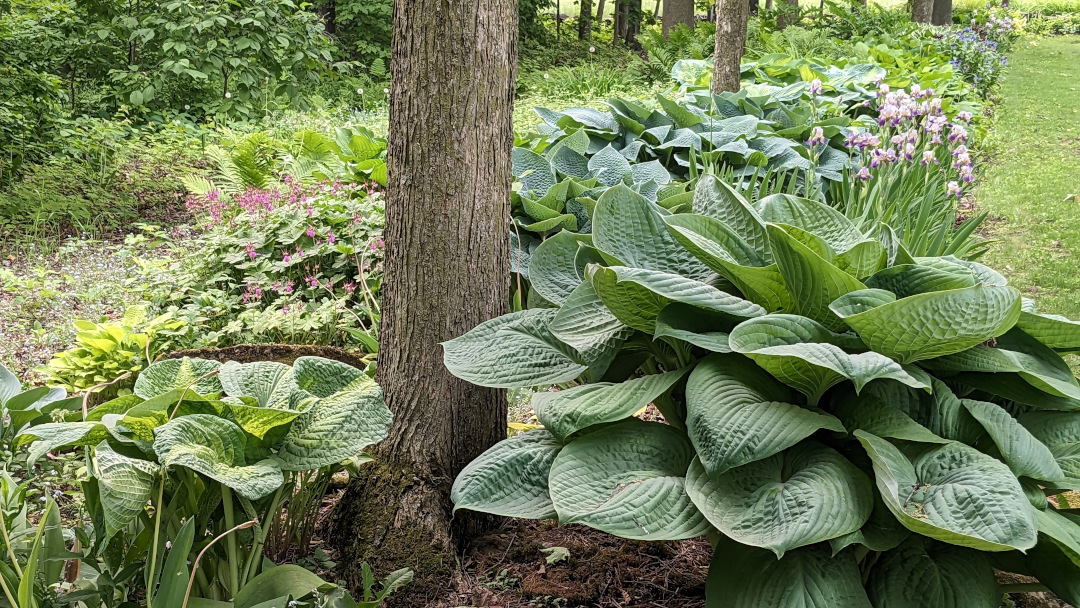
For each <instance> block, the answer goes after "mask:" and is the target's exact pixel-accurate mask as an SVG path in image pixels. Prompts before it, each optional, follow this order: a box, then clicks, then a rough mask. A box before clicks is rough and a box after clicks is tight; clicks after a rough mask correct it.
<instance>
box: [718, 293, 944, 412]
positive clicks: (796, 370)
mask: <svg viewBox="0 0 1080 608" xmlns="http://www.w3.org/2000/svg"><path fill="white" fill-rule="evenodd" d="M728 343H729V344H730V345H731V349H732V350H733V351H735V352H737V353H742V354H744V355H746V356H747V357H750V358H751V359H753V360H754V362H755V363H757V364H758V365H760V366H761V367H762V368H764V369H765V370H766V371H768V372H769V373H770V374H772V375H774V376H776V377H777V378H778V379H780V380H781V381H782V382H784V383H785V384H787V385H789V386H792V387H795V388H796V389H798V390H799V391H800V392H802V393H803V394H805V395H806V396H807V397H808V398H809V399H810V402H811V403H815V404H816V403H817V402H818V400H819V399H820V398H821V396H822V395H823V394H824V393H825V391H827V390H828V389H829V388H830V387H832V386H835V385H836V384H839V383H840V382H842V381H844V380H845V379H847V380H851V381H852V382H853V383H854V384H855V391H856V392H861V391H862V389H863V387H864V386H865V385H866V384H867V383H868V382H870V381H871V380H876V379H879V378H885V379H890V380H895V381H897V382H902V383H903V384H906V385H908V386H910V387H913V388H923V389H929V388H930V386H929V384H928V383H927V382H926V381H924V380H923V379H921V378H919V377H917V376H916V375H913V374H916V373H917V372H914V370H912V371H911V372H910V373H909V371H908V370H905V369H904V368H903V367H901V366H900V364H899V363H897V362H895V361H893V360H892V359H889V358H888V357H886V356H884V355H880V354H878V353H875V352H866V353H859V354H855V355H852V354H848V353H847V352H846V351H845V350H844V349H843V348H841V346H847V347H849V348H850V347H851V346H852V345H851V340H849V339H847V337H845V336H840V335H837V334H834V333H833V332H831V331H829V330H828V329H826V328H825V327H824V326H822V325H820V324H818V323H816V322H814V321H812V320H810V319H808V318H806V317H800V316H797V315H785V314H773V315H765V316H763V317H758V318H756V319H750V320H749V321H745V322H743V323H741V324H739V326H738V327H736V328H735V329H734V330H732V332H731V336H730V337H729V339H728Z"/></svg>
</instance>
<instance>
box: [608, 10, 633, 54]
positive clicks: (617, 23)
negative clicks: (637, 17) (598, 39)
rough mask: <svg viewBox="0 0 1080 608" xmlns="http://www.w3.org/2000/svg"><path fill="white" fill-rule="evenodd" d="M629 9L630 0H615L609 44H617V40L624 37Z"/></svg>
mask: <svg viewBox="0 0 1080 608" xmlns="http://www.w3.org/2000/svg"><path fill="white" fill-rule="evenodd" d="M629 10H630V0H615V13H614V15H612V17H613V18H614V22H613V25H612V28H613V33H612V36H611V46H618V44H619V41H620V40H622V39H623V38H625V37H626V17H627V13H628V12H629Z"/></svg>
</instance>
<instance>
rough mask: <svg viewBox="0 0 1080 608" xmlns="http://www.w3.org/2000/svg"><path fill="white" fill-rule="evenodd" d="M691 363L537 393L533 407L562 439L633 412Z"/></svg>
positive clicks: (674, 379) (553, 433)
mask: <svg viewBox="0 0 1080 608" xmlns="http://www.w3.org/2000/svg"><path fill="white" fill-rule="evenodd" d="M688 371H690V368H689V367H684V368H682V369H680V370H676V371H673V372H667V373H664V374H649V375H646V376H642V377H640V378H634V379H632V380H627V381H626V382H620V383H618V384H613V383H611V382H596V383H592V384H583V385H580V386H575V387H573V388H569V389H566V390H563V391H555V392H545V393H534V394H533V397H532V406H533V411H535V412H536V417H537V419H538V420H539V421H540V424H542V425H544V428H546V429H547V430H548V431H550V432H551V434H552V435H554V436H555V437H556V438H557V439H559V440H560V441H566V439H567V438H568V437H569V436H571V435H573V434H574V433H576V432H578V431H580V430H582V429H586V428H588V427H590V426H593V425H596V424H602V423H605V422H617V421H619V420H622V419H623V418H629V417H630V416H633V415H634V413H635V412H637V411H638V410H640V409H642V408H643V407H645V406H647V405H649V404H650V403H652V402H653V400H654V399H656V398H657V397H659V396H660V395H662V394H664V393H666V392H667V391H669V390H671V388H672V387H673V386H675V383H676V382H678V381H679V380H680V379H682V378H683V377H684V376H685V375H686V372H688Z"/></svg>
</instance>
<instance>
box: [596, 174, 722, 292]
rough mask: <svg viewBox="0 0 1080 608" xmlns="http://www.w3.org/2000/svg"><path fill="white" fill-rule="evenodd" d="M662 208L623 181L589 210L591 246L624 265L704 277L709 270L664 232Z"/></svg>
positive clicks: (695, 277) (603, 195) (663, 212)
mask: <svg viewBox="0 0 1080 608" xmlns="http://www.w3.org/2000/svg"><path fill="white" fill-rule="evenodd" d="M666 213H667V211H665V210H664V209H663V208H661V207H659V206H658V205H657V204H656V203H653V202H650V201H649V200H648V199H646V198H645V197H643V196H641V195H640V194H638V193H637V192H634V191H633V190H631V189H630V188H627V187H626V186H623V185H618V186H615V187H614V188H610V189H609V190H608V191H607V192H604V194H602V195H601V196H600V199H599V200H598V201H596V209H595V210H594V211H593V246H595V247H596V248H597V249H599V250H600V251H602V252H603V253H606V254H608V255H609V256H613V257H614V258H615V259H616V260H619V261H620V262H621V263H622V264H624V265H626V266H632V267H634V268H645V269H649V270H656V271H659V272H664V273H675V274H679V275H682V276H684V277H687V278H690V279H696V280H705V279H707V278H708V277H709V275H711V274H712V272H711V271H710V270H709V269H708V268H707V267H706V266H705V265H704V264H702V263H701V262H699V261H698V260H697V259H696V258H694V256H693V255H691V254H690V252H689V251H687V250H686V249H684V248H683V247H682V246H681V245H679V243H678V242H677V241H676V240H675V238H674V237H673V236H671V234H669V233H668V231H667V227H666V226H665V225H664V220H663V214H666Z"/></svg>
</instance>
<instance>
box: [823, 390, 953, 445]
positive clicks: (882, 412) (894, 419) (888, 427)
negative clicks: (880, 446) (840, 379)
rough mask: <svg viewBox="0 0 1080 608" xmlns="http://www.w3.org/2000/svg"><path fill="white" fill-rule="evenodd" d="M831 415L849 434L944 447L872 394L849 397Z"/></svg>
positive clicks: (919, 425)
mask: <svg viewBox="0 0 1080 608" xmlns="http://www.w3.org/2000/svg"><path fill="white" fill-rule="evenodd" d="M833 414H835V415H836V417H837V418H839V419H840V422H842V423H843V424H844V426H845V427H846V428H847V429H848V430H849V431H855V430H859V429H861V430H863V431H866V432H867V433H870V434H872V435H877V436H878V437H889V438H892V439H904V440H906V441H921V442H923V443H947V442H948V441H949V440H948V439H944V438H942V437H939V436H937V435H935V434H934V433H933V432H932V431H931V430H930V429H928V428H926V427H925V426H923V425H921V424H919V423H918V422H916V421H915V420H914V419H912V418H911V416H909V415H908V414H907V413H905V412H904V411H903V410H901V409H900V408H898V407H896V405H894V404H893V403H890V402H889V401H888V400H886V399H883V398H882V396H881V395H879V394H876V392H875V391H866V392H865V393H863V394H862V395H854V394H852V395H848V396H847V397H845V398H843V399H842V400H841V401H840V402H839V403H838V404H837V405H836V406H834V407H833Z"/></svg>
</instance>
